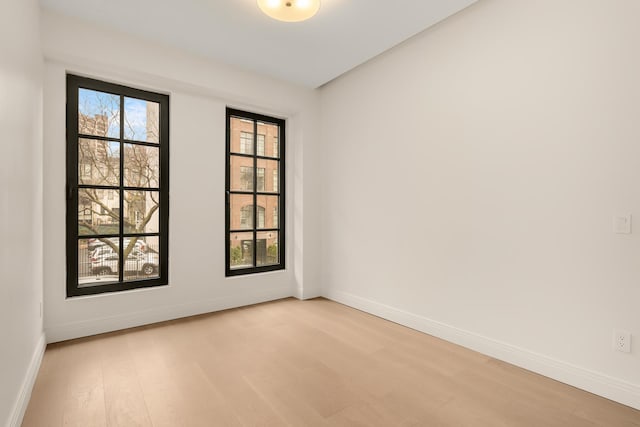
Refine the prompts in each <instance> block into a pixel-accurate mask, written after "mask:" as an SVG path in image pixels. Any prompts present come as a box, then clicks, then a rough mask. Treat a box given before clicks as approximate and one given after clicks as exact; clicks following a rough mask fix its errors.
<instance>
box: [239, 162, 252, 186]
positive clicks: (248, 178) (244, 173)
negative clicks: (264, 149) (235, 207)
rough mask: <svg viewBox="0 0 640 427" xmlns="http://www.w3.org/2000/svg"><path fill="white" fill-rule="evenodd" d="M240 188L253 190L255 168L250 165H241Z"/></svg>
mask: <svg viewBox="0 0 640 427" xmlns="http://www.w3.org/2000/svg"><path fill="white" fill-rule="evenodd" d="M240 189H242V190H245V191H251V190H253V168H252V167H250V166H241V167H240Z"/></svg>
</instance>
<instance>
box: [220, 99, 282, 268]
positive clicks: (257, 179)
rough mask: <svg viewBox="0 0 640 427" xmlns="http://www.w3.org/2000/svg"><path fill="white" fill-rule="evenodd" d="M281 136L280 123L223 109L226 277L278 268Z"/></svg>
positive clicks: (280, 212)
mask: <svg viewBox="0 0 640 427" xmlns="http://www.w3.org/2000/svg"><path fill="white" fill-rule="evenodd" d="M284 135H285V121H284V120H281V119H276V118H272V117H267V116H263V115H259V114H253V113H247V112H244V111H238V110H233V109H230V108H228V109H227V162H226V164H227V178H226V242H227V243H226V275H227V276H237V275H241V274H249V273H257V272H263V271H273V270H281V269H284V248H285V245H284V242H285V240H284V237H285V230H284V223H285V222H284V209H282V208H281V207H282V206H284V200H285V199H284V197H285V194H284V180H283V173H284V172H283V171H284V155H283V153H284V144H283V145H282V146H279V145H278V144H280V143H281V142H283V141H284ZM272 137H273V138H274V140H275V141H276V144H275V145H274V150H276V151H275V154H274V155H273V156H271V155H269V154H270V153H266V152H265V148H267V147H265V141H267V138H272ZM269 140H270V139H269ZM254 147H255V150H254V149H253V148H254ZM268 148H270V147H268ZM278 152H279V154H280V156H278V155H277V153H278ZM254 153H255V154H254ZM267 177H269V178H270V179H273V181H272V183H273V188H272V189H270V188H268V187H271V185H270V183H269V182H268V181H269V179H267ZM254 219H255V220H254Z"/></svg>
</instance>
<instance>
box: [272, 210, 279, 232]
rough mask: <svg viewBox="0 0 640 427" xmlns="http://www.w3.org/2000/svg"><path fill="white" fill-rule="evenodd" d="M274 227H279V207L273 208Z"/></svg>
mask: <svg viewBox="0 0 640 427" xmlns="http://www.w3.org/2000/svg"><path fill="white" fill-rule="evenodd" d="M273 228H278V207H277V206H276V207H274V208H273Z"/></svg>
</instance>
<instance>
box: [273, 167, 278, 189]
mask: <svg viewBox="0 0 640 427" xmlns="http://www.w3.org/2000/svg"><path fill="white" fill-rule="evenodd" d="M273 191H274V193H277V192H278V169H274V170H273Z"/></svg>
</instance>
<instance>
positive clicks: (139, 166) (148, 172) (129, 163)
mask: <svg viewBox="0 0 640 427" xmlns="http://www.w3.org/2000/svg"><path fill="white" fill-rule="evenodd" d="M124 185H125V186H126V187H154V188H157V187H159V186H160V149H159V148H156V147H146V146H144V145H136V144H124Z"/></svg>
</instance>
